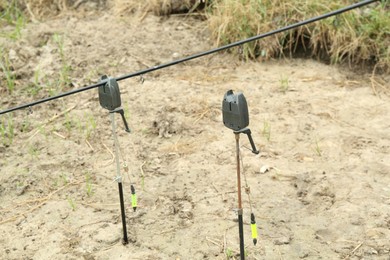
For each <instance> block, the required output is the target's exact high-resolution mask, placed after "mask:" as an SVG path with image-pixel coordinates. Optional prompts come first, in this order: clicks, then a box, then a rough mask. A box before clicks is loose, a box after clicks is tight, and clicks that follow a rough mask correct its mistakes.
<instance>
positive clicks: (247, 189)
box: [239, 149, 257, 245]
mask: <svg viewBox="0 0 390 260" xmlns="http://www.w3.org/2000/svg"><path fill="white" fill-rule="evenodd" d="M239 155H240V160H241V169H242V170H241V172H242V175H243V176H244V182H245V193H246V194H247V195H248V202H249V209H250V213H251V234H252V240H253V244H254V245H256V244H257V224H256V218H255V214H254V213H253V207H252V200H251V189H250V187H249V185H248V181H247V179H246V174H245V167H244V159H243V156H242V154H241V149H239Z"/></svg>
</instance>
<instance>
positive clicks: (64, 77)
mask: <svg viewBox="0 0 390 260" xmlns="http://www.w3.org/2000/svg"><path fill="white" fill-rule="evenodd" d="M53 40H54V42H55V43H56V45H57V47H58V51H59V55H60V59H61V63H62V66H61V70H60V73H59V79H58V83H57V88H56V89H57V91H62V89H63V87H65V86H69V85H70V84H71V82H72V81H71V78H70V73H71V71H72V67H71V66H70V65H69V64H68V62H67V60H66V57H65V52H64V38H63V36H61V35H59V34H57V33H56V34H54V35H53Z"/></svg>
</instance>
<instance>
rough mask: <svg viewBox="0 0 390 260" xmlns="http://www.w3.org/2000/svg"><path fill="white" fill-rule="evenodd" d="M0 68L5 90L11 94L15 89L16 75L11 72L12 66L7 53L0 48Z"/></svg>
mask: <svg viewBox="0 0 390 260" xmlns="http://www.w3.org/2000/svg"><path fill="white" fill-rule="evenodd" d="M0 69H1V71H2V72H3V75H4V80H5V83H6V84H5V85H6V87H7V91H8V93H9V94H12V92H13V91H14V89H15V80H16V77H15V74H14V73H13V72H12V66H11V64H10V63H9V58H8V55H5V54H4V53H3V50H2V49H0ZM1 85H3V84H1Z"/></svg>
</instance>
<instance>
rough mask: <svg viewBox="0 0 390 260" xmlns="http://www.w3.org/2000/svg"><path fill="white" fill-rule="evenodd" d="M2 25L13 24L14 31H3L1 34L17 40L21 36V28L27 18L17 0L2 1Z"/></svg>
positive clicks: (0, 3) (0, 19) (0, 20)
mask: <svg viewBox="0 0 390 260" xmlns="http://www.w3.org/2000/svg"><path fill="white" fill-rule="evenodd" d="M0 11H1V15H0V26H1V27H4V26H5V25H7V24H8V25H11V26H13V30H12V31H6V32H5V31H1V32H0V36H2V37H6V38H8V39H11V40H17V39H19V38H20V36H21V30H22V29H23V27H24V25H25V24H26V18H25V16H24V14H23V11H22V10H21V9H20V7H19V4H18V1H17V0H11V1H0Z"/></svg>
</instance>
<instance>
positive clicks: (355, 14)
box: [208, 0, 390, 70]
mask: <svg viewBox="0 0 390 260" xmlns="http://www.w3.org/2000/svg"><path fill="white" fill-rule="evenodd" d="M354 2H357V1H350V0H342V1H339V0H337V1H336V0H331V1H329V0H318V1H309V0H288V1H287V0H279V1H272V0H215V1H213V3H212V5H211V6H210V8H209V14H208V20H209V25H210V29H211V31H212V36H213V38H214V40H215V41H216V44H217V45H225V44H228V43H231V42H234V41H238V40H241V39H245V38H248V37H252V36H255V35H258V34H262V33H266V32H268V31H271V30H275V29H277V28H281V27H284V26H287V25H290V24H293V23H297V22H299V21H303V20H306V19H309V18H311V17H314V16H318V15H321V14H324V13H328V12H330V11H333V10H336V9H339V8H342V7H345V6H347V5H350V4H352V3H354ZM389 35H390V5H389V2H388V1H381V2H378V3H375V4H371V5H368V6H365V7H363V8H360V9H355V10H352V11H349V12H347V13H344V14H341V15H338V16H334V17H331V18H327V19H325V20H322V21H319V22H316V23H312V24H308V25H305V26H303V27H299V28H297V29H294V30H290V31H288V32H285V33H279V34H277V35H274V36H271V37H267V38H264V39H262V40H259V41H256V42H252V43H249V44H245V45H243V50H242V55H243V58H245V59H254V58H259V57H260V58H264V59H269V58H275V57H280V56H284V55H286V54H287V55H292V54H294V53H296V52H305V54H309V55H311V56H313V57H319V58H326V59H328V60H329V61H331V62H332V63H340V62H348V63H349V64H351V65H352V64H373V63H375V64H377V66H378V67H380V68H383V69H386V70H389V68H390V49H389V48H390V47H389V46H390V36H389Z"/></svg>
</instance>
